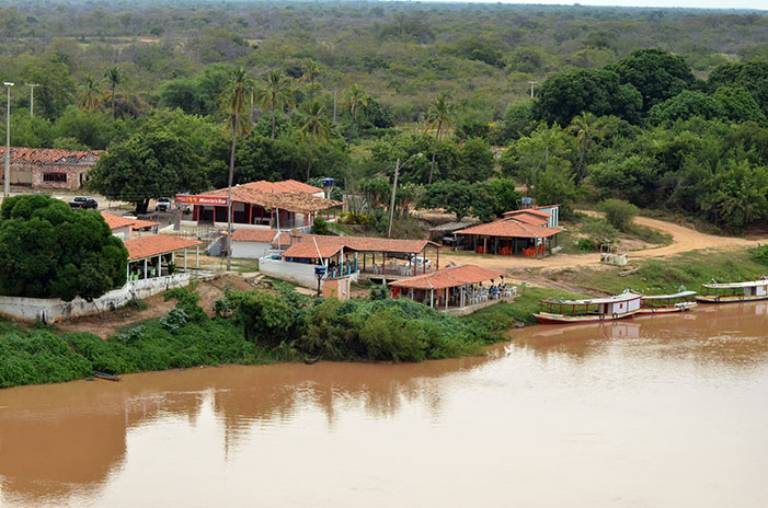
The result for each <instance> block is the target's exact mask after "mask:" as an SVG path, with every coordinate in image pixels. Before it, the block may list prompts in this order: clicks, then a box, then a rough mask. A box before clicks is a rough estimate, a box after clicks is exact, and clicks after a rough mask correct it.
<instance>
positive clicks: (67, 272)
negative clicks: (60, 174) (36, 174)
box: [0, 195, 128, 301]
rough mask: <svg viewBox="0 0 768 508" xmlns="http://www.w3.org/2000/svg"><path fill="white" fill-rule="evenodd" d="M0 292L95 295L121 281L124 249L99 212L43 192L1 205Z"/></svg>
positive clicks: (40, 295) (67, 296)
mask: <svg viewBox="0 0 768 508" xmlns="http://www.w3.org/2000/svg"><path fill="white" fill-rule="evenodd" d="M0 262H2V265H3V270H2V271H0V294H3V295H7V296H26V297H32V298H61V299H63V300H65V301H70V300H73V299H75V298H76V297H78V296H79V297H82V298H84V299H86V300H89V301H90V300H93V299H94V298H98V297H99V296H101V295H103V294H104V293H106V292H107V291H109V290H110V289H114V288H118V287H121V286H122V285H123V284H125V277H126V274H125V267H126V265H127V262H128V252H127V251H126V250H125V247H124V246H123V242H122V241H120V240H119V239H118V238H116V237H114V236H112V232H111V231H110V229H109V227H108V226H107V224H106V223H105V222H104V219H102V217H101V215H99V214H98V213H96V212H93V211H86V210H73V209H71V208H70V207H69V206H68V205H67V204H66V203H64V202H63V201H61V200H58V199H54V198H51V197H49V196H43V195H26V196H15V197H11V198H6V199H5V200H3V204H2V207H1V208H0Z"/></svg>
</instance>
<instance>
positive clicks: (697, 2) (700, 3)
mask: <svg viewBox="0 0 768 508" xmlns="http://www.w3.org/2000/svg"><path fill="white" fill-rule="evenodd" d="M427 1H428V0H427ZM436 1H446V0H436ZM448 1H450V0H448ZM458 1H461V2H472V3H495V2H494V0H458ZM500 1H501V2H502V3H510V4H539V5H573V4H574V3H579V4H581V5H600V6H603V7H606V6H621V7H669V8H674V7H698V8H705V9H761V10H768V0H580V1H565V0H500Z"/></svg>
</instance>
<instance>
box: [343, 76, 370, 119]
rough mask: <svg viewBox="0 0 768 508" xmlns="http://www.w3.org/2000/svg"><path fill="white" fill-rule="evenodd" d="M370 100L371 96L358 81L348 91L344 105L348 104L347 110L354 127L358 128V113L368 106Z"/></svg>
mask: <svg viewBox="0 0 768 508" xmlns="http://www.w3.org/2000/svg"><path fill="white" fill-rule="evenodd" d="M369 100H370V97H369V95H368V93H367V92H365V90H363V89H362V88H361V87H360V85H358V84H357V83H355V84H354V85H352V88H350V89H349V91H348V92H347V96H346V99H345V100H344V105H345V106H346V108H347V111H348V112H349V116H350V118H351V119H352V128H353V129H355V130H356V129H357V126H358V123H357V121H358V115H359V113H360V111H361V110H362V109H364V108H365V107H367V106H368V101H369Z"/></svg>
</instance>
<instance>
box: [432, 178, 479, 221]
mask: <svg viewBox="0 0 768 508" xmlns="http://www.w3.org/2000/svg"><path fill="white" fill-rule="evenodd" d="M474 203H475V192H474V189H473V188H472V186H471V185H470V184H469V182H465V181H452V180H442V181H439V182H435V183H433V184H432V185H430V186H428V187H427V190H426V192H425V193H424V197H423V198H422V206H423V207H425V208H444V209H445V210H447V211H448V212H450V213H453V214H455V215H456V220H458V221H460V220H462V219H463V218H464V217H466V216H467V215H469V212H470V210H471V209H472V206H473V205H474Z"/></svg>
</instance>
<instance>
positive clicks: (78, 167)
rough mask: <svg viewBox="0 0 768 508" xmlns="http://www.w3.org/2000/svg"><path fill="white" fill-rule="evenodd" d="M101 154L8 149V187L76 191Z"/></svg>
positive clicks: (1, 150)
mask: <svg viewBox="0 0 768 508" xmlns="http://www.w3.org/2000/svg"><path fill="white" fill-rule="evenodd" d="M102 153H103V152H101V151H100V150H89V151H74V150H60V149H58V148H23V147H11V185H28V186H31V187H35V188H40V189H68V190H77V189H79V188H80V187H82V186H83V184H84V183H85V182H86V181H87V180H88V172H89V171H90V170H91V168H92V167H93V166H95V165H96V162H97V161H98V160H99V157H100V156H101V154H102ZM3 157H5V148H0V160H2V159H3ZM1 174H2V172H0V181H1V180H2V175H1Z"/></svg>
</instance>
